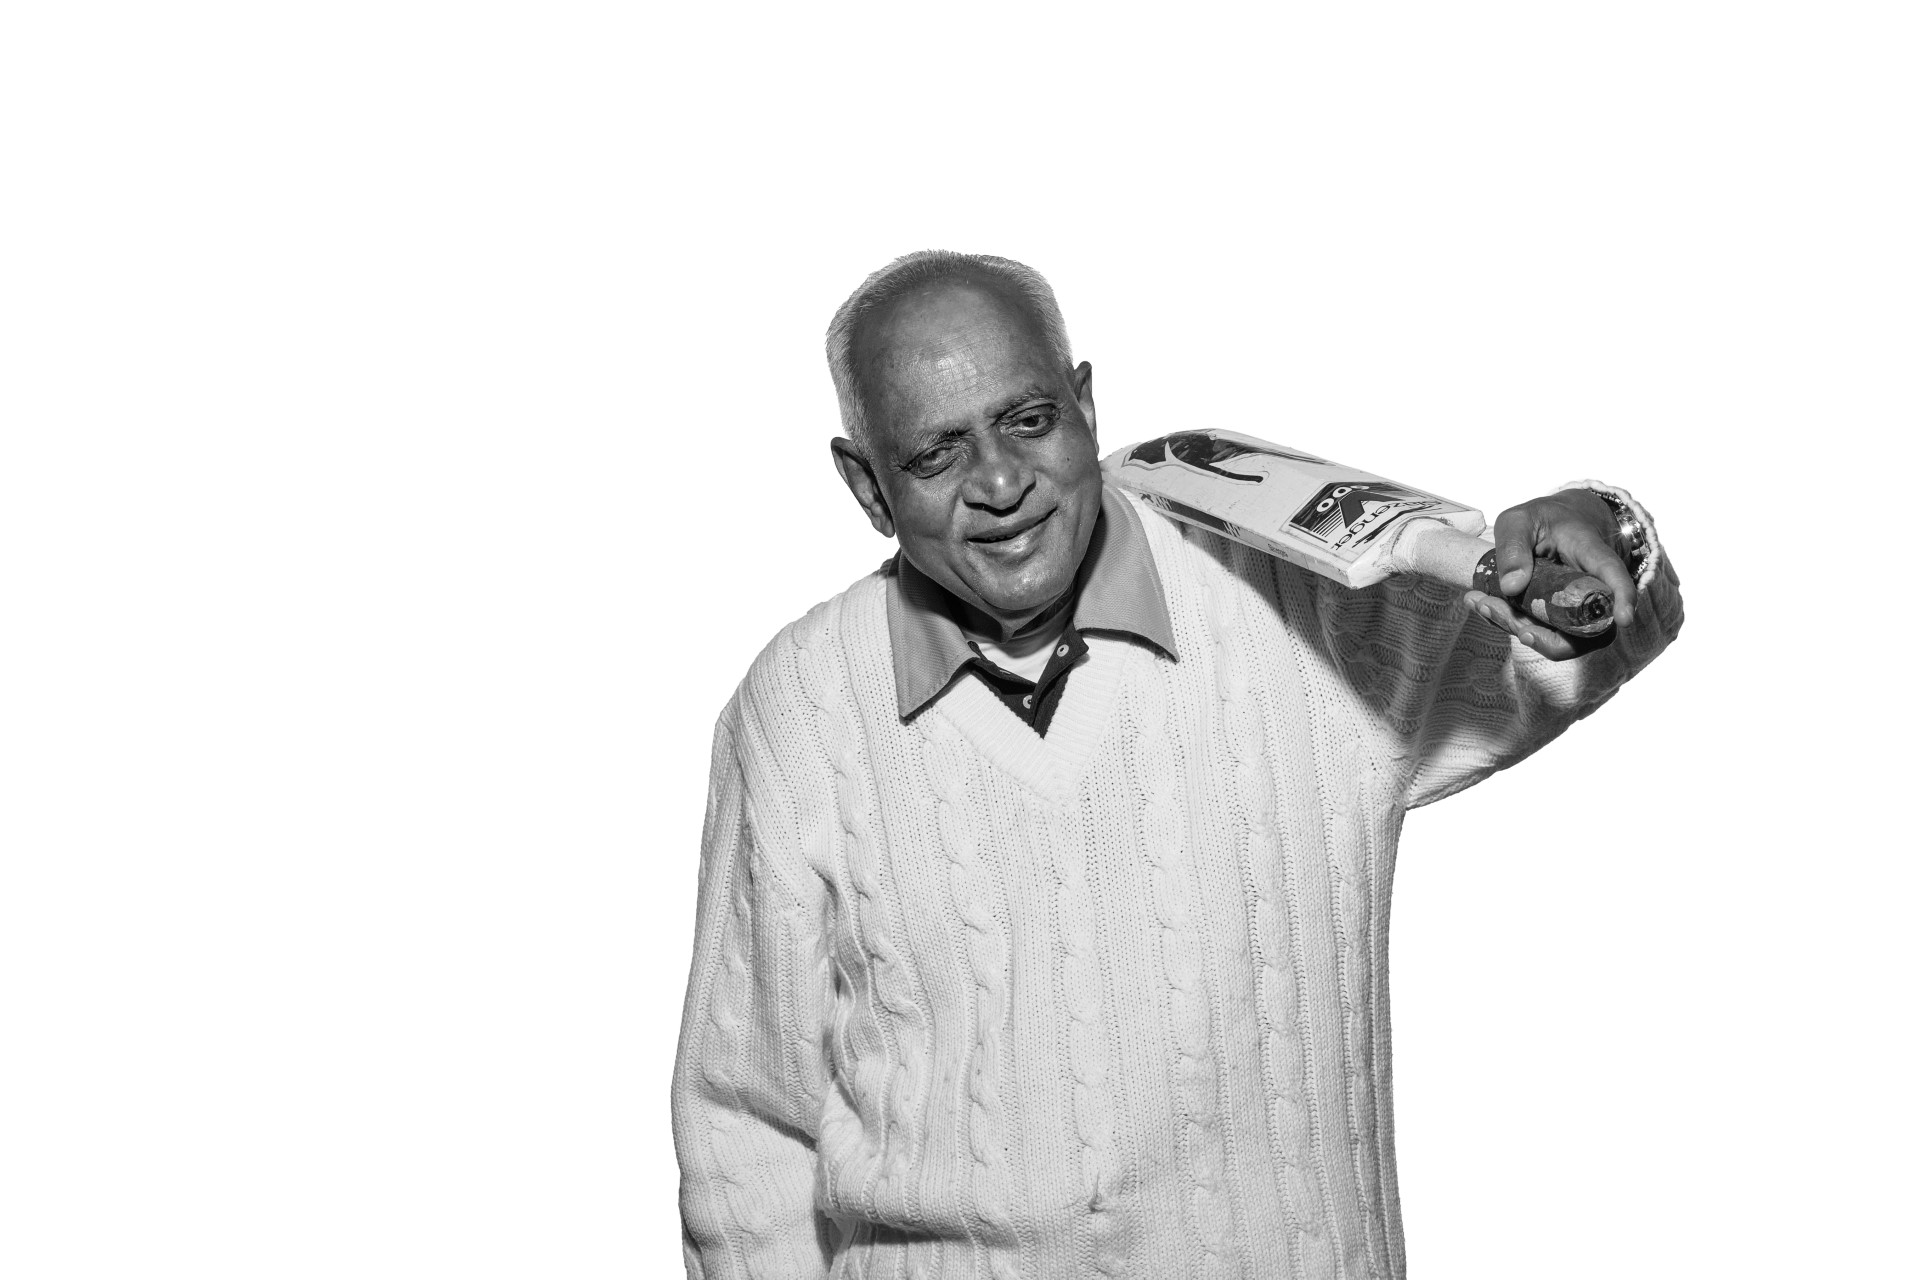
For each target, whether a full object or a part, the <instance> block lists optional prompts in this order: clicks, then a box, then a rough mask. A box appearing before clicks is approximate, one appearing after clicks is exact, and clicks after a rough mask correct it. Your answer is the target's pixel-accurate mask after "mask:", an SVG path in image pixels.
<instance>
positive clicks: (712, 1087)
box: [672, 716, 829, 1280]
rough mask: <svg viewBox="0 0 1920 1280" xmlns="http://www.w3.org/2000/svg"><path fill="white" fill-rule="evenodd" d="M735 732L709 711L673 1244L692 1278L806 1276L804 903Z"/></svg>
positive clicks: (821, 1255) (814, 1235)
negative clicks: (765, 820)
mask: <svg viewBox="0 0 1920 1280" xmlns="http://www.w3.org/2000/svg"><path fill="white" fill-rule="evenodd" d="M737 737H738V734H737V731H736V730H735V728H733V727H732V726H731V725H730V723H729V718H728V717H727V716H723V717H722V718H721V722H720V725H719V727H718V728H717V729H716V731H715V734H714V745H713V764H712V773H711V777H710V781H709V785H708V794H707V813H706V824H705V830H704V832H703V835H702V838H701V850H700V880H699V892H698V897H697V904H698V905H697V907H696V912H697V914H696V918H695V923H694V944H693V965H692V970H691V973H690V975H689V977H688V981H687V996H686V1004H685V1007H684V1009H683V1012H682V1015H681V1023H680V1043H679V1052H678V1054H677V1056H676V1058H675V1062H674V1071H673V1084H672V1103H673V1138H674V1148H675V1150H676V1152H677V1153H678V1156H679V1161H680V1219H681V1237H682V1251H683V1254H684V1256H685V1261H686V1268H687V1274H688V1276H690V1277H695V1278H698V1280H721V1278H722V1277H727V1278H729V1280H731V1278H733V1277H740V1278H741V1280H745V1278H747V1277H756V1278H758V1277H771V1276H779V1277H783V1278H787V1277H791V1278H793V1280H819V1278H822V1277H825V1276H826V1274H827V1260H828V1249H829V1234H828V1223H827V1220H826V1218H825V1216H824V1215H823V1214H821V1213H819V1212H818V1211H817V1210H816V1209H815V1208H814V1203H813V1184H814V1156H815V1147H816V1139H817V1137H818V1132H817V1131H818V1116H819V1099H820V1097H821V1096H822V1095H821V1090H822V1088H823V1083H824V1068H823V1064H822V1062H821V1043H822V1042H821V1035H820V1028H821V1026H822V1025H823V1019H824V1016H825V1012H824V1010H825V1004H826V999H827V993H826V992H824V991H822V990H821V989H820V988H821V985H822V984H823V983H824V982H825V981H826V980H827V979H826V973H827V970H826V967H825V964H824V952H823V951H822V950H821V949H820V938H821V932H820V930H819V928H818V913H817V905H818V903H817V900H814V901H811V902H810V901H809V898H808V895H806V894H805V893H804V892H802V888H801V887H802V886H803V885H804V883H805V880H804V878H803V877H797V876H795V875H794V874H793V873H792V872H791V871H790V870H788V868H789V867H791V866H794V865H797V864H798V863H799V861H800V859H799V857H798V854H797V852H795V851H787V856H786V857H784V858H783V857H782V856H781V851H779V850H776V849H772V848H768V847H766V846H765V845H764V844H763V842H762V841H761V840H760V838H759V836H758V833H757V832H756V830H755V825H754V814H753V805H752V797H751V795H750V794H749V790H748V786H747V782H746V774H745V771H744V770H743V769H742V767H741V763H740V752H739V749H738V746H737ZM783 862H785V864H786V865H785V866H782V865H781V864H782V863H783Z"/></svg>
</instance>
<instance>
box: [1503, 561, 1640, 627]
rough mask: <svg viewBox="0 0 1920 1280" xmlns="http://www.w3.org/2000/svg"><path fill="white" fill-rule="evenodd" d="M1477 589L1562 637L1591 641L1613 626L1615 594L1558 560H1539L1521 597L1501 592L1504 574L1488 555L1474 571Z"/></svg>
mask: <svg viewBox="0 0 1920 1280" xmlns="http://www.w3.org/2000/svg"><path fill="white" fill-rule="evenodd" d="M1473 588H1474V590H1476V591H1484V592H1486V593H1487V594H1488V595H1490V596H1500V597H1501V598H1503V599H1505V600H1506V602H1507V603H1508V604H1509V605H1511V606H1512V607H1513V609H1514V610H1515V611H1516V612H1518V613H1523V614H1525V615H1526V616H1527V617H1529V618H1532V619H1533V620H1534V621H1535V622H1538V623H1541V624H1543V625H1545V626H1548V627H1551V628H1553V629H1554V630H1555V631H1558V632H1560V633H1561V634H1562V635H1569V636H1576V637H1579V638H1580V639H1591V638H1592V637H1594V636H1597V635H1599V634H1601V633H1602V632H1604V631H1606V630H1607V629H1608V628H1609V627H1611V626H1612V625H1613V592H1612V591H1611V590H1610V589H1609V588H1608V587H1607V584H1606V583H1604V582H1602V581H1601V580H1600V579H1598V578H1596V577H1594V576H1593V575H1592V574H1590V573H1588V572H1586V571H1585V570H1583V569H1575V568H1573V567H1571V566H1570V565H1564V564H1561V563H1560V562H1559V561H1557V560H1535V561H1534V562H1533V574H1532V576H1531V577H1529V578H1528V579H1527V585H1526V586H1525V588H1523V589H1522V590H1521V592H1520V594H1519V595H1517V596H1507V595H1505V593H1503V592H1502V591H1501V590H1500V570H1499V569H1498V568H1497V567H1495V565H1494V553H1493V552H1492V551H1488V552H1487V553H1486V554H1485V555H1483V556H1481V557H1480V561H1479V563H1478V564H1476V565H1474V567H1473Z"/></svg>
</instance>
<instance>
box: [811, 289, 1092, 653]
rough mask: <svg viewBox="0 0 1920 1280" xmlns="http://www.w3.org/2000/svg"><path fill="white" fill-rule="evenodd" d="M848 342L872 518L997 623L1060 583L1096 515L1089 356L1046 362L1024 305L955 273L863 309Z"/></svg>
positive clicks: (1047, 599)
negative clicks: (861, 412)
mask: <svg viewBox="0 0 1920 1280" xmlns="http://www.w3.org/2000/svg"><path fill="white" fill-rule="evenodd" d="M853 356H854V359H855V361H856V362H857V363H858V367H859V368H860V369H861V371H862V378H863V382H864V385H865V387H866V389H867V397H868V399H867V420H868V423H869V456H868V463H869V467H870V472H871V475H872V478H873V482H874V483H875V484H877V485H878V489H879V493H880V496H881V498H882V499H883V500H884V505H885V509H884V518H881V517H876V518H875V520H874V523H875V526H876V527H878V528H881V531H882V532H883V533H884V532H889V530H888V529H887V528H885V527H884V525H885V524H888V523H890V524H891V525H892V529H891V532H893V533H894V534H896V535H897V536H898V537H899V539H900V547H901V550H903V551H905V552H906V554H907V558H908V559H909V560H911V561H912V562H913V563H914V565H915V566H916V567H917V568H919V569H920V571H921V572H923V573H925V574H926V575H927V576H928V577H930V578H932V579H933V580H934V581H935V582H938V583H939V584H940V585H941V586H943V587H945V588H946V589H947V590H948V591H950V592H952V593H953V594H954V595H955V596H957V597H959V598H960V599H961V600H964V601H965V602H967V603H968V604H970V605H972V606H973V607H974V608H976V609H979V610H980V611H981V612H983V613H985V614H987V615H988V616H989V617H991V618H993V619H994V620H995V621H997V622H999V623H1000V624H1001V626H1002V627H1003V628H1004V629H1005V630H1007V631H1008V632H1011V631H1013V630H1016V629H1018V628H1019V627H1020V626H1021V625H1022V624H1024V623H1025V622H1027V621H1029V620H1031V619H1032V618H1033V617H1035V616H1036V615H1038V614H1039V613H1041V612H1042V611H1044V610H1045V609H1047V608H1048V606H1050V605H1052V604H1054V603H1055V602H1056V601H1058V600H1060V599H1061V598H1062V597H1064V596H1065V595H1066V594H1067V592H1068V591H1070V590H1071V589H1072V587H1073V580H1074V575H1075V574H1076V573H1077V572H1078V570H1079V568H1080V561H1081V559H1082V557H1084V556H1085V554H1086V550H1087V544H1088V542H1089V541H1090V540H1091V538H1092V536H1093V526H1094V522H1095V520H1096V519H1097V518H1098V516H1099V514H1100V470H1099V456H1098V449H1097V446H1096V444H1095V442H1094V426H1093V399H1092V385H1091V383H1092V370H1091V369H1090V368H1089V367H1088V366H1086V365H1084V364H1083V365H1081V366H1080V370H1079V371H1078V372H1077V373H1076V372H1075V371H1074V370H1071V369H1067V368H1064V367H1056V365H1055V364H1054V361H1053V358H1052V356H1051V355H1050V354H1049V352H1048V350H1047V346H1046V343H1045V341H1044V339H1043V338H1042V336H1041V332H1040V327H1039V325H1038V324H1037V323H1036V322H1035V321H1034V320H1033V318H1032V317H1031V316H1029V315H1028V314H1027V312H1026V309H1025V308H1024V306H1022V305H1021V304H1020V303H1019V302H1018V301H1016V300H1015V299H1013V298H1010V297H1007V296H1004V295H1003V293H1002V292H1001V290H1000V289H998V288H997V287H995V286H994V285H992V284H974V283H969V282H963V281H955V280H949V281H940V282H935V283H933V284H930V285H928V286H926V287H925V288H923V289H921V290H920V291H918V292H915V293H912V294H909V295H908V296H906V297H904V298H902V299H900V300H899V301H897V302H896V303H894V304H893V305H892V306H891V307H889V308H887V309H886V310H884V311H883V312H881V313H879V314H878V315H876V316H874V317H873V318H871V319H870V320H869V321H868V322H867V323H866V324H865V325H863V326H862V329H861V332H860V333H859V334H858V335H856V337H855V342H854V350H853ZM846 470H847V469H846V466H845V465H844V464H843V465H842V472H843V474H846ZM848 482H849V484H850V485H854V489H855V496H856V497H861V496H862V495H861V491H860V486H859V485H857V484H855V477H854V476H853V475H848ZM862 505H863V506H867V507H868V513H869V515H870V516H874V515H875V512H874V510H873V508H872V507H871V506H870V505H869V504H868V502H867V500H866V499H865V498H864V497H863V498H862Z"/></svg>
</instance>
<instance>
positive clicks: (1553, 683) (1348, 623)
mask: <svg viewBox="0 0 1920 1280" xmlns="http://www.w3.org/2000/svg"><path fill="white" fill-rule="evenodd" d="M1315 589H1316V595H1317V599H1316V601H1315V604H1314V606H1313V612H1314V614H1315V615H1317V631H1318V637H1317V643H1318V645H1319V646H1320V647H1321V648H1322V650H1323V652H1325V653H1326V654H1327V655H1328V657H1329V658H1330V660H1331V661H1332V664H1333V666H1334V668H1335V669H1336V671H1337V673H1338V678H1339V679H1340V680H1341V681H1342V682H1343V683H1344V685H1345V686H1346V689H1345V692H1346V694H1347V695H1348V696H1351V697H1353V698H1355V699H1357V700H1358V702H1359V703H1360V704H1363V705H1364V706H1365V707H1366V708H1367V709H1368V710H1369V711H1370V713H1371V714H1370V716H1369V717H1368V718H1369V719H1371V720H1372V722H1373V723H1374V724H1376V725H1377V726H1380V728H1381V730H1382V732H1383V734H1384V737H1383V738H1382V739H1380V740H1379V741H1380V742H1381V745H1382V747H1383V754H1384V755H1385V756H1386V757H1388V758H1389V759H1390V760H1391V762H1392V763H1391V765H1390V766H1388V764H1387V760H1383V761H1382V765H1383V766H1385V767H1387V768H1388V772H1390V773H1391V774H1392V775H1393V776H1395V777H1396V778H1397V779H1398V785H1399V790H1400V792H1401V799H1402V803H1403V804H1404V805H1405V806H1406V807H1407V808H1413V807H1416V806H1418V805H1423V804H1431V803H1432V802H1433V801H1435V800H1439V799H1443V798H1445V797H1446V796H1450V795H1452V794H1454V793H1455V792H1457V791H1463V790H1465V789H1466V788H1468V787H1470V786H1472V785H1473V784H1474V783H1476V782H1478V781H1480V780H1481V779H1482V778H1485V777H1487V776H1488V775H1490V774H1493V773H1495V772H1497V771H1499V770H1501V769H1505V768H1507V767H1508V766H1509V765H1513V764H1516V763H1518V762H1519V761H1521V760H1523V759H1525V758H1526V757H1527V756H1529V755H1531V754H1532V753H1533V752H1535V751H1537V750H1539V749H1540V748H1541V747H1542V746H1545V745H1546V744H1547V743H1548V742H1551V741H1552V740H1553V739H1554V738H1556V737H1558V736H1559V735H1560V734H1561V733H1562V732H1564V731H1565V730H1566V728H1567V727H1568V726H1569V725H1571V724H1572V723H1573V722H1574V721H1576V720H1578V719H1580V718H1581V717H1583V716H1585V715H1587V714H1589V713H1590V712H1592V711H1593V710H1595V709H1596V708H1598V707H1599V706H1600V705H1601V704H1602V703H1604V702H1606V701H1607V699H1609V698H1611V697H1612V696H1613V695H1614V693H1615V692H1617V691H1618V690H1619V688H1620V686H1621V685H1623V684H1625V683H1626V682H1627V680H1629V679H1630V678H1632V677H1633V676H1634V675H1635V674H1636V673H1637V672H1639V671H1641V670H1642V669H1644V668H1645V667H1646V665H1647V664H1648V663H1650V662H1652V661H1653V660H1654V658H1655V657H1657V656H1658V655H1659V654H1660V653H1661V651H1662V650H1664V649H1665V648H1666V647H1667V645H1668V644H1669V643H1670V642H1671V641H1672V640H1673V638H1674V636H1675V635H1677V634H1678V633H1679V630H1680V624H1681V621H1682V618H1683V613H1682V608H1681V603H1680V580H1679V578H1678V577H1677V576H1676V575H1675V574H1674V572H1673V568H1672V561H1671V559H1670V558H1667V557H1663V561H1662V564H1661V567H1660V569H1659V572H1658V573H1657V574H1656V575H1655V576H1654V578H1653V580H1652V581H1651V582H1650V583H1649V584H1648V586H1647V589H1646V590H1645V591H1644V592H1643V593H1641V597H1640V601H1639V604H1638V606H1637V607H1636V609H1635V612H1634V620H1633V624H1632V625H1631V626H1628V627H1623V628H1620V629H1619V630H1618V631H1617V632H1616V634H1615V636H1614V639H1613V642H1612V643H1611V644H1609V645H1607V646H1605V647H1604V648H1600V649H1596V650H1594V651H1592V652H1590V653H1587V654H1583V655H1582V656H1580V657H1578V658H1572V659H1569V660H1567V661H1565V662H1554V661H1552V660H1550V659H1548V658H1545V657H1543V656H1541V655H1540V654H1539V653H1536V652H1535V651H1534V650H1532V649H1530V648H1528V647H1527V646H1526V645H1524V644H1522V643H1521V642H1520V641H1518V640H1516V639H1514V638H1512V637H1511V636H1509V635H1508V634H1507V633H1506V632H1504V631H1502V630H1500V629H1499V628H1498V627H1495V626H1494V625H1492V624H1491V623H1489V622H1487V621H1486V620H1485V619H1483V618H1481V617H1479V616H1478V615H1477V614H1475V613H1474V612H1473V611H1472V610H1470V609H1468V608H1467V607H1466V604H1465V603H1464V601H1463V600H1462V599H1461V596H1462V594H1463V593H1462V592H1460V591H1458V590H1456V589H1454V588H1452V587H1450V586H1447V585H1445V584H1442V583H1438V582H1434V581H1431V580H1429V579H1425V578H1421V577H1417V576H1415V575H1411V574H1406V575H1399V576H1396V577H1393V578H1389V579H1388V580H1387V581H1385V582H1382V583H1378V584H1376V585H1374V586H1371V587H1367V588H1364V589H1362V590H1358V591H1349V590H1347V589H1345V588H1343V587H1340V586H1338V585H1337V584H1334V583H1330V582H1326V581H1325V580H1324V579H1321V580H1317V582H1316V588H1315Z"/></svg>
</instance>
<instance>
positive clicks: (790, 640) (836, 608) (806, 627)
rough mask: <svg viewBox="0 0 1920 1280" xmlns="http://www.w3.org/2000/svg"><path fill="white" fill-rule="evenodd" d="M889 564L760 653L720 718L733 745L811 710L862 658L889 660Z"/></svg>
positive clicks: (824, 602) (808, 613) (800, 621)
mask: <svg viewBox="0 0 1920 1280" xmlns="http://www.w3.org/2000/svg"><path fill="white" fill-rule="evenodd" d="M892 576H893V570H892V562H891V561H889V562H887V563H886V564H883V565H881V566H880V567H879V568H878V569H875V570H874V571H873V572H872V573H869V574H866V575H865V576H863V577H861V578H859V579H858V580H856V581H855V582H854V583H852V585H850V586H848V587H847V589H846V590H844V591H842V592H840V593H839V594H838V595H836V596H833V597H832V598H830V599H827V600H822V601H821V602H820V603H819V604H816V605H814V606H813V607H812V608H811V609H809V610H807V611H806V613H804V614H802V615H801V616H800V617H798V618H795V619H794V620H793V621H792V622H789V623H788V624H787V625H786V626H784V627H782V628H780V630H779V631H778V632H776V633H775V634H774V637H773V638H772V639H771V640H769V641H768V642H767V643H766V645H765V647H764V648H762V649H761V650H760V653H759V655H758V656H756V657H755V658H754V660H753V662H752V663H751V664H750V665H749V666H748V667H747V673H746V675H745V676H744V677H742V678H741V681H740V684H739V685H738V687H736V688H735V690H734V692H733V697H732V698H730V699H729V700H728V702H727V705H726V707H725V709H724V710H722V712H721V715H720V720H721V725H722V726H723V729H724V731H726V732H728V733H730V734H731V735H732V736H733V737H734V738H735V739H736V740H740V739H742V738H743V737H746V736H757V735H754V734H753V731H754V730H755V729H762V730H763V729H764V728H765V727H767V726H768V725H771V724H776V723H779V722H782V721H790V720H791V719H792V718H793V717H794V716H796V715H799V714H805V713H808V712H810V711H811V710H812V708H813V707H814V705H815V704H817V702H818V701H819V699H820V697H821V696H822V691H823V690H824V689H828V688H831V687H832V686H833V685H835V684H836V683H837V682H838V677H837V676H836V674H835V672H836V671H837V670H839V669H843V668H844V667H845V666H846V665H847V664H849V663H850V662H852V661H854V660H856V659H857V658H860V657H863V656H864V657H872V656H874V655H877V656H878V657H880V658H882V659H884V658H886V657H887V655H888V639H887V586H888V582H889V580H890V579H891V578H892Z"/></svg>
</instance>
